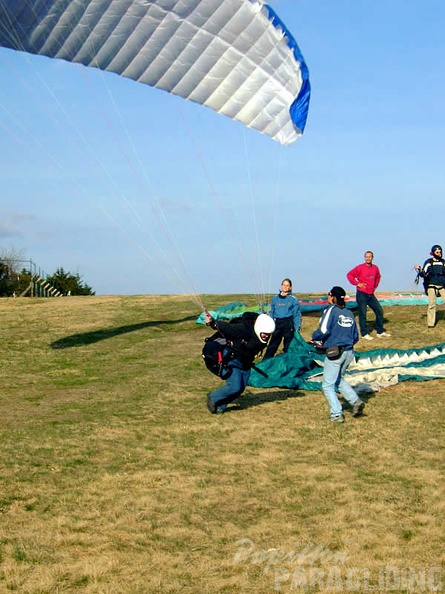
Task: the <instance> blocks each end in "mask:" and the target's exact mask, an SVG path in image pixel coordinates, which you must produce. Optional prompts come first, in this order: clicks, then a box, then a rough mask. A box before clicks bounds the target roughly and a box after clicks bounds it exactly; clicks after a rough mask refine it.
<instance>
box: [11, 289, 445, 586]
mask: <svg viewBox="0 0 445 594" xmlns="http://www.w3.org/2000/svg"><path fill="white" fill-rule="evenodd" d="M238 299H239V296H230V297H227V296H221V297H218V298H217V297H215V296H204V302H205V303H206V305H207V306H208V307H209V308H214V307H218V306H219V305H221V304H223V303H227V302H228V301H230V300H238ZM198 313H199V312H197V311H196V309H195V307H194V305H193V304H192V303H191V302H190V301H188V300H187V299H186V298H184V297H173V296H168V297H153V296H136V297H82V298H74V297H73V298H69V299H50V300H44V299H41V300H30V299H2V300H0V314H1V318H2V338H3V340H2V345H1V347H0V348H1V359H2V369H1V380H2V382H1V383H2V392H1V394H0V407H1V409H0V410H1V443H2V457H1V465H2V472H1V491H0V531H1V533H0V592H18V593H20V594H47V593H51V594H52V593H62V592H85V593H88V594H92V593H95V594H99V593H101V594H112V593H128V594H134V593H141V594H144V593H150V594H151V593H166V594H167V593H187V594H197V593H199V594H215V593H237V594H240V593H242V594H249V593H252V594H253V593H255V594H265V593H270V592H275V591H280V592H300V591H301V592H303V591H305V592H338V591H351V590H352V589H353V587H355V591H363V590H364V589H365V586H366V585H367V584H368V585H369V589H371V588H372V589H373V591H375V592H386V591H391V592H424V591H433V589H432V588H433V586H436V587H438V586H440V589H439V591H441V590H442V588H445V575H443V573H438V571H439V570H437V572H436V573H435V569H434V568H439V569H440V571H441V572H443V570H444V561H445V556H444V540H445V538H444V533H443V520H444V507H445V503H444V501H445V497H444V495H445V493H444V470H443V468H444V463H443V460H444V418H445V413H444V407H443V406H442V402H443V399H444V396H445V382H443V381H440V380H438V381H434V382H425V383H408V382H405V383H402V384H399V385H398V386H395V387H392V388H389V389H386V390H384V391H382V392H379V393H377V394H375V395H374V397H373V398H370V399H369V401H368V406H367V408H366V413H367V414H366V416H364V417H363V418H361V419H356V420H355V419H352V418H351V417H350V416H349V415H348V417H347V422H346V423H345V424H344V425H342V426H334V427H332V426H330V425H329V423H328V422H327V417H328V411H327V405H326V402H325V400H324V397H323V395H322V394H321V393H318V392H316V393H309V392H294V391H288V390H268V391H264V390H256V389H249V390H248V391H247V394H246V395H245V396H243V397H242V398H241V399H240V400H239V403H238V404H237V405H236V406H235V407H233V410H232V411H231V412H228V413H227V414H225V415H217V416H211V415H210V414H209V413H208V411H207V409H206V407H205V394H206V392H207V391H208V389H210V388H213V387H214V386H217V385H218V383H219V381H218V379H217V378H215V377H213V376H211V375H210V374H209V373H208V372H206V371H205V369H204V367H203V364H202V362H201V360H200V349H201V346H202V341H203V338H204V336H206V335H208V330H207V329H206V328H204V327H202V326H198V325H196V324H195V323H194V320H195V317H196V315H197V314H198ZM425 314H426V307H424V306H413V307H400V306H397V307H392V308H385V315H386V318H387V320H388V324H387V328H388V330H389V331H390V332H392V333H393V337H392V338H391V339H388V340H387V341H385V343H384V344H385V345H387V346H389V347H394V348H410V347H419V346H424V345H429V344H435V343H440V342H445V322H444V320H443V318H442V316H441V319H440V320H439V323H438V326H437V328H436V329H435V330H434V331H433V332H431V331H429V332H428V331H427V329H426V319H425ZM318 317H319V314H311V315H305V316H304V317H303V335H304V336H305V337H306V338H308V337H309V336H310V334H311V331H312V330H313V329H314V328H315V326H316V324H317V320H318ZM376 342H377V341H375V342H374V343H370V344H366V345H361V344H359V348H362V347H363V349H369V348H370V346H371V347H374V346H377V345H376ZM379 344H380V342H379ZM391 567H392V569H391ZM386 568H389V569H386ZM385 571H386V573H385ZM317 572H318V573H317ZM317 576H318V577H317ZM347 578H350V581H347ZM304 580H306V586H307V587H304V586H305V581H304ZM317 580H318V581H317ZM354 580H355V581H354ZM422 580H424V581H422ZM439 580H441V581H442V582H443V585H441V584H439ZM436 591H438V590H437V589H436Z"/></svg>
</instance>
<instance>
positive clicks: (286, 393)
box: [227, 389, 313, 412]
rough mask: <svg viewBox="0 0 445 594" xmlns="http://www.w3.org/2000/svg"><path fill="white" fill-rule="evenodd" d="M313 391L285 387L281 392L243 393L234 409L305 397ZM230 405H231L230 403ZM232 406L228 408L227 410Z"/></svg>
mask: <svg viewBox="0 0 445 594" xmlns="http://www.w3.org/2000/svg"><path fill="white" fill-rule="evenodd" d="M311 394H313V392H309V391H303V390H290V389H283V390H280V391H279V392H261V393H260V394H243V395H242V396H241V397H240V399H239V400H235V402H234V404H235V407H233V406H232V410H245V409H247V408H251V407H252V406H260V405H262V404H266V403H267V402H279V401H284V400H288V399H289V398H303V397H304V396H310V395H311ZM229 406H230V405H229ZM229 410H230V408H228V409H227V412H228V411H229Z"/></svg>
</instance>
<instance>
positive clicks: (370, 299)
mask: <svg viewBox="0 0 445 594" xmlns="http://www.w3.org/2000/svg"><path fill="white" fill-rule="evenodd" d="M356 299H357V308H358V322H359V325H360V334H361V335H362V336H365V335H366V334H368V326H367V324H366V308H367V306H369V308H370V309H372V311H373V312H374V313H375V329H376V332H377V334H381V333H382V332H384V329H383V308H382V306H381V305H380V303H379V301H378V299H377V297H376V296H375V295H374V294H372V295H368V294H367V293H363V291H357V294H356Z"/></svg>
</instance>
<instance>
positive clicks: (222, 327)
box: [210, 321, 267, 369]
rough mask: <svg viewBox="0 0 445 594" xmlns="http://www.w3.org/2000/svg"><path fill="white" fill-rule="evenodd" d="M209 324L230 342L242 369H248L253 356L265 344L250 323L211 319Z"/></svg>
mask: <svg viewBox="0 0 445 594" xmlns="http://www.w3.org/2000/svg"><path fill="white" fill-rule="evenodd" d="M210 325H211V327H212V328H214V329H215V330H218V331H219V332H220V333H221V334H222V336H224V338H226V339H227V340H230V341H231V342H232V344H233V354H234V358H235V359H237V360H238V361H239V362H240V363H241V364H242V366H243V369H250V368H251V367H252V364H253V361H254V359H255V357H256V356H257V355H258V353H260V352H261V351H262V350H263V349H264V348H265V347H266V346H267V345H266V344H265V343H264V342H261V340H260V339H259V338H258V336H257V335H256V334H255V331H254V329H253V325H252V324H248V323H246V322H235V323H233V324H230V323H228V322H220V321H218V322H215V321H212V323H211V324H210Z"/></svg>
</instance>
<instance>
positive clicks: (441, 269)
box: [414, 244, 445, 328]
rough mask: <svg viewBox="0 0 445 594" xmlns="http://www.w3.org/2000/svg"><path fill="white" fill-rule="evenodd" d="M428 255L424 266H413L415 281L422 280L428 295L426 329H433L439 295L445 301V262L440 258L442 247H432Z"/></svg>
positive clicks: (436, 245)
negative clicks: (415, 275) (415, 274)
mask: <svg viewBox="0 0 445 594" xmlns="http://www.w3.org/2000/svg"><path fill="white" fill-rule="evenodd" d="M430 255H431V256H432V258H428V260H426V261H425V263H424V265H423V266H422V267H421V266H419V264H414V268H415V269H416V270H417V275H418V276H417V280H418V279H419V277H420V278H423V286H424V287H425V293H426V294H427V295H428V312H427V324H428V328H434V326H435V324H436V302H437V297H438V296H439V295H440V296H441V297H442V299H443V300H444V301H445V260H444V259H443V258H442V247H441V246H440V245H438V244H435V245H433V247H432V248H431V252H430Z"/></svg>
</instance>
